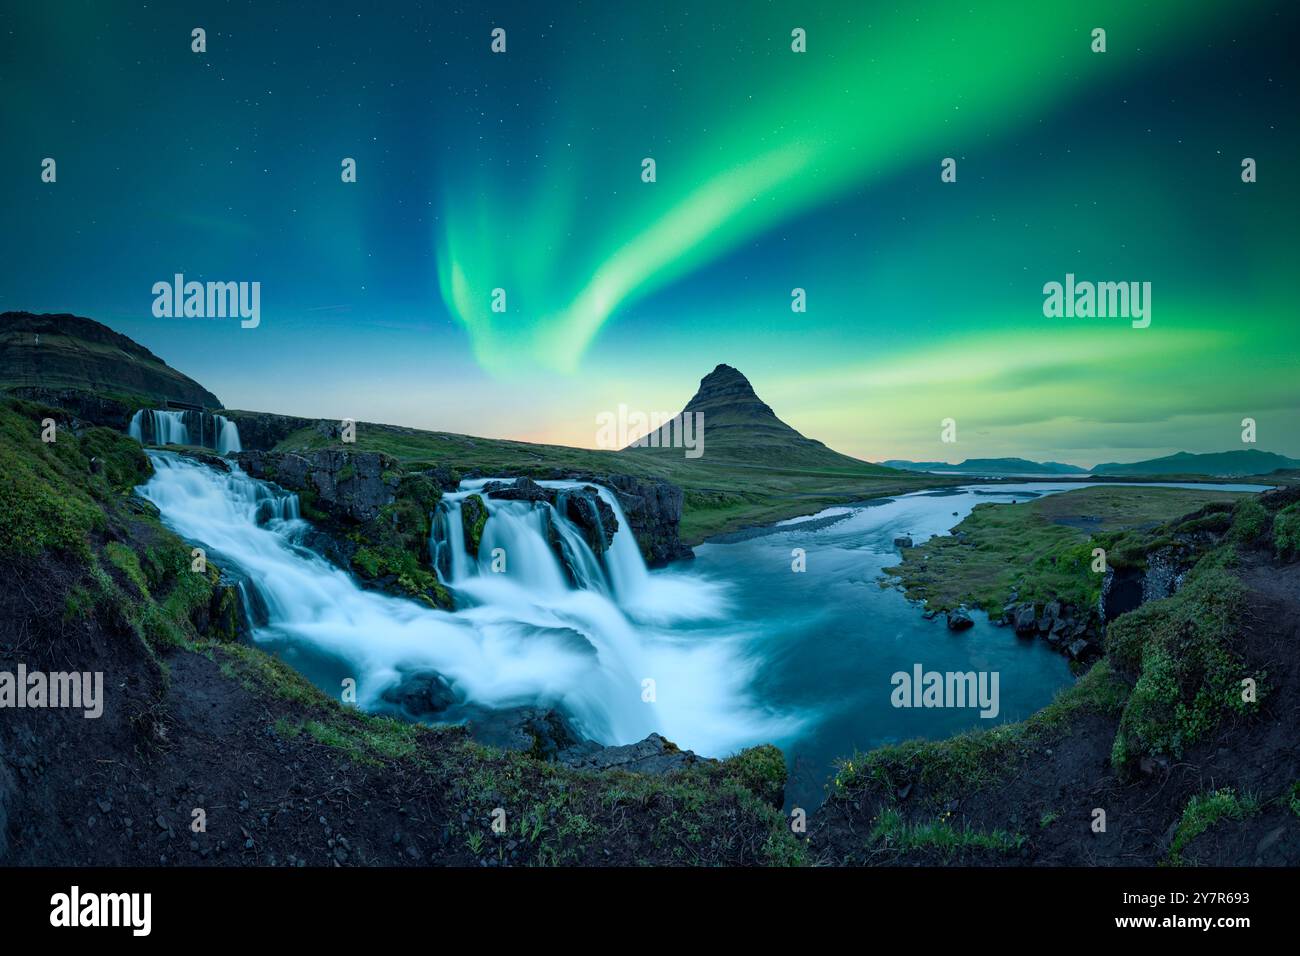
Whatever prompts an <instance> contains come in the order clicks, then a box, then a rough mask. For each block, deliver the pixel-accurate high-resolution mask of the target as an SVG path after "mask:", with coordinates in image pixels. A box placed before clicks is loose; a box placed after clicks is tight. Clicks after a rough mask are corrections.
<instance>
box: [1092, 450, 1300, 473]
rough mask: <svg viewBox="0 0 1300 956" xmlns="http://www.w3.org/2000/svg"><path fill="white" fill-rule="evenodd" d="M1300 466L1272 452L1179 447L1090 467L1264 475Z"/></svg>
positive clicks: (1098, 469)
mask: <svg viewBox="0 0 1300 956" xmlns="http://www.w3.org/2000/svg"><path fill="white" fill-rule="evenodd" d="M1297 467H1300V459H1296V458H1288V457H1286V455H1277V454H1274V453H1273V452H1267V451H1257V450H1255V449H1253V448H1250V449H1247V450H1245V451H1219V452H1211V453H1209V454H1205V455H1197V454H1193V453H1191V452H1186V451H1180V452H1178V453H1177V454H1175V455H1167V456H1165V457H1164V458H1151V459H1148V460H1146V461H1134V462H1129V463H1122V462H1115V461H1111V462H1106V463H1105V464H1101V465H1098V466H1097V467H1096V468H1094V469H1092V473H1093V474H1094V475H1208V476H1211V477H1215V478H1232V477H1238V476H1241V475H1267V474H1268V473H1269V472H1271V471H1276V470H1277V469H1279V468H1297Z"/></svg>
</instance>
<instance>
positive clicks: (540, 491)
mask: <svg viewBox="0 0 1300 956" xmlns="http://www.w3.org/2000/svg"><path fill="white" fill-rule="evenodd" d="M483 493H484V494H485V495H487V496H488V497H489V498H499V499H501V500H502V501H530V502H533V503H534V504H535V503H537V502H539V501H545V502H547V503H548V504H555V490H554V489H552V488H543V487H542V486H541V485H539V484H538V483H537V482H535V481H533V480H532V479H531V478H516V479H515V480H514V481H513V482H511V483H510V484H506V483H505V482H504V481H489V482H488V483H487V484H486V485H484V486H483Z"/></svg>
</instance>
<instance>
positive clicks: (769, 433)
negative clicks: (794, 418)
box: [624, 365, 890, 474]
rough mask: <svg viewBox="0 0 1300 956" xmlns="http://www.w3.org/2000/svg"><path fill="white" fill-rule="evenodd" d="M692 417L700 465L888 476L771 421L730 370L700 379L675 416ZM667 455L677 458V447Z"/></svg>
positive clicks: (744, 383) (632, 449)
mask: <svg viewBox="0 0 1300 956" xmlns="http://www.w3.org/2000/svg"><path fill="white" fill-rule="evenodd" d="M697 413H698V414H700V415H702V416H703V418H702V419H700V420H701V421H702V422H703V432H704V454H703V456H702V457H703V458H704V459H706V460H709V459H712V460H726V461H734V462H746V463H752V464H762V465H780V466H797V467H799V468H807V467H809V466H813V467H825V468H836V469H843V468H851V469H853V470H854V471H857V472H862V473H868V472H869V473H872V474H888V473H890V469H886V468H883V467H881V466H879V465H872V464H869V463H867V462H865V461H861V460H859V459H857V458H850V457H849V456H848V455H842V454H840V453H839V452H837V451H832V450H831V449H830V448H827V447H826V446H825V445H824V444H822V443H821V442H819V441H817V440H816V439H814V438H807V437H805V436H804V435H801V434H800V433H799V432H798V431H796V430H795V429H793V428H791V427H790V426H789V425H787V424H786V423H785V422H783V421H781V419H779V418H777V417H776V413H775V412H773V411H772V408H771V406H769V405H768V404H767V403H766V402H764V401H763V400H762V399H761V398H759V397H758V395H757V393H755V391H754V387H753V386H752V385H750V384H749V379H747V378H745V376H744V375H742V374H741V373H740V372H739V371H738V370H737V369H734V368H732V367H731V366H730V365H719V366H718V367H717V368H715V369H714V370H713V371H712V372H710V373H709V374H708V375H706V376H704V378H702V379H700V387H699V390H698V391H697V392H696V393H695V396H694V397H693V398H692V399H691V400H690V401H689V402H687V403H686V407H685V408H683V409H682V412H681V414H682V416H683V417H685V416H694V415H696V414H697ZM691 420H692V422H694V421H696V419H694V418H692V419H691ZM662 450H663V449H656V448H648V447H637V446H631V447H629V448H626V449H624V451H627V452H633V453H643V452H655V451H662ZM673 450H674V452H675V454H676V455H677V456H681V454H682V452H681V450H680V449H679V448H678V449H673Z"/></svg>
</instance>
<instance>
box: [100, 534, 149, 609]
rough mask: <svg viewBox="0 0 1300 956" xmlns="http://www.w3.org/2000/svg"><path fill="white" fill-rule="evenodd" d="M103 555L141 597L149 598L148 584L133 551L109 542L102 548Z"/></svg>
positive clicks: (114, 542) (122, 545)
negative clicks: (136, 589) (132, 585)
mask: <svg viewBox="0 0 1300 956" xmlns="http://www.w3.org/2000/svg"><path fill="white" fill-rule="evenodd" d="M104 554H105V555H107V556H108V560H109V561H111V562H112V563H113V565H114V567H116V568H117V569H118V570H119V571H121V572H122V573H123V574H125V575H126V577H127V579H128V580H129V581H130V582H131V583H132V584H134V585H135V586H136V587H137V588H138V589H139V590H140V594H141V595H142V596H144V597H148V596H149V582H148V580H146V578H145V574H144V571H143V570H142V569H141V567H140V559H139V558H138V557H137V556H136V553H135V552H134V551H133V550H131V549H130V548H128V547H127V546H126V545H124V544H119V543H118V542H116V541H110V542H109V543H108V544H106V545H105V546H104Z"/></svg>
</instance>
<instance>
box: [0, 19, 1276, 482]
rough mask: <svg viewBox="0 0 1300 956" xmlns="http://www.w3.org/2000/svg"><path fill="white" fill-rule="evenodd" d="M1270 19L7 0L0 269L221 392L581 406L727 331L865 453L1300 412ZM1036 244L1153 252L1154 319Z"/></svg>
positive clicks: (0, 63)
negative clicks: (1083, 309)
mask: <svg viewBox="0 0 1300 956" xmlns="http://www.w3.org/2000/svg"><path fill="white" fill-rule="evenodd" d="M305 11H306V12H305ZM1298 21H1300V13H1297V12H1296V10H1295V8H1294V5H1293V4H1282V3H1267V2H1252V0H1237V2H1233V3H1205V2H1197V0H1141V2H1139V0H1116V2H1100V3H1086V4H1085V3H1078V4H1076V3H1070V2H1064V0H1062V2H1052V3H1042V4H1038V3H1034V4H1027V3H1023V2H1019V0H1017V2H1005V3H1003V2H988V3H980V4H970V3H950V2H919V0H918V2H908V3H902V2H898V3H876V2H873V0H837V2H831V0H825V2H819V3H815V4H808V3H802V2H762V0H747V2H741V0H717V2H711V3H699V2H693V0H670V2H662V3H660V2H654V3H641V4H634V3H610V2H578V0H570V2H565V3H538V2H536V0H531V2H512V3H486V2H485V3H474V4H462V5H452V4H448V3H424V4H419V3H414V2H410V3H396V2H393V3H389V2H380V3H374V4H353V3H348V4H336V3H332V2H324V0H322V2H320V3H316V4H312V5H310V6H309V7H308V6H305V5H302V4H294V3H277V2H265V0H262V2H256V3H253V2H247V3H246V2H237V0H234V2H225V3H215V2H214V3H193V4H190V3H164V2H155V3H147V4H145V3H127V2H94V3H92V2H73V0H55V2H51V3H48V4H7V5H6V6H5V9H4V10H3V11H2V12H0V142H2V143H3V149H0V209H2V210H3V220H4V224H3V229H2V230H0V231H2V233H3V235H4V240H3V245H2V246H0V309H27V310H32V311H48V312H74V313H77V314H81V315H87V316H90V317H92V318H95V319H98V320H100V321H102V322H104V323H106V324H108V325H110V326H111V327H113V328H115V329H117V330H119V331H121V332H124V333H125V334H127V335H130V336H131V337H133V338H134V339H136V340H137V341H139V342H141V343H142V344H144V345H146V346H147V347H148V348H150V349H152V350H153V351H154V352H156V353H157V354H158V355H160V356H161V357H163V358H164V359H165V360H166V361H168V362H169V363H170V364H172V365H174V366H175V367H177V368H179V369H181V370H182V371H184V372H185V373H187V374H189V375H191V376H193V377H194V378H196V379H197V380H198V381H200V382H201V383H202V384H204V385H205V386H207V387H208V388H210V389H211V390H213V391H214V392H215V393H216V394H217V395H218V396H219V397H220V398H221V399H222V401H223V402H224V403H225V404H226V405H227V406H229V407H232V408H246V409H257V410H264V411H277V412H283V413H290V414H304V415H316V416H322V417H338V418H342V417H351V418H355V419H358V420H371V421H386V422H392V423H397V424H406V425H413V426H418V427H427V428H434V429H440V430H449V431H458V432H464V433H468V434H477V435H487V436H493V437H510V438H519V439H525V440H532V441H552V442H560V443H565V444H573V445H581V446H588V447H591V446H594V445H595V444H596V425H595V417H596V415H598V414H599V413H601V412H602V411H607V410H614V409H617V407H618V405H619V404H625V405H628V406H630V407H631V408H633V409H641V410H644V411H647V412H653V411H665V412H675V411H676V410H678V409H679V408H680V407H681V406H682V405H683V404H684V403H685V402H686V400H687V399H689V398H690V396H691V394H692V393H693V392H694V390H695V388H696V385H697V383H698V380H699V379H700V377H701V376H703V375H704V374H706V373H707V372H708V371H710V370H711V369H712V368H713V367H714V366H715V365H717V364H718V363H720V362H725V363H727V364H730V365H734V366H736V367H737V368H739V369H740V370H741V371H742V372H744V373H745V374H746V375H747V376H748V377H749V378H750V380H751V381H752V382H753V384H754V386H755V388H756V390H757V391H758V393H759V395H760V396H762V397H763V398H764V399H765V400H766V401H767V402H768V403H769V404H770V405H772V406H773V407H774V408H775V409H776V411H777V413H778V414H779V415H781V416H782V417H783V418H784V419H785V420H786V421H788V422H789V423H790V424H792V425H794V426H795V427H796V428H798V429H799V430H801V431H803V432H804V433H805V434H808V435H811V436H813V437H817V438H820V439H822V440H823V441H825V442H826V443H827V444H829V445H831V447H833V448H836V449H837V450H840V451H843V452H845V453H848V454H851V455H855V456H858V457H862V458H867V459H871V460H880V459H883V458H915V459H923V460H932V459H946V460H950V461H957V460H960V459H962V458H966V457H993V456H1001V455H1019V456H1023V457H1027V458H1032V459H1038V460H1057V461H1067V462H1072V463H1076V464H1082V465H1090V464H1094V463H1096V462H1099V461H1109V460H1121V461H1124V460H1129V461H1131V460H1136V459H1140V458H1145V457H1150V456H1153V455H1163V454H1168V453H1171V452H1174V451H1178V450H1187V451H1194V452H1205V451H1221V450H1228V449H1233V448H1240V447H1242V446H1241V444H1240V442H1241V420H1242V419H1243V418H1245V417H1251V418H1254V419H1255V420H1256V422H1257V425H1258V445H1257V446H1256V447H1259V448H1261V449H1263V450H1268V451H1277V452H1282V453H1286V454H1290V455H1295V456H1300V386H1297V384H1296V382H1297V381H1298V380H1300V375H1297V368H1298V367H1300V345H1298V342H1300V337H1297V334H1296V328H1297V324H1296V323H1297V317H1298V316H1297V306H1296V294H1295V290H1294V282H1295V276H1296V275H1297V271H1298V270H1297V264H1298V263H1300V248H1298V246H1300V240H1298V239H1297V230H1296V224H1295V223H1296V210H1297V202H1296V200H1297V198H1298V197H1297V192H1298V191H1300V184H1298V183H1297V177H1296V176H1295V175H1294V173H1293V170H1292V164H1293V163H1294V162H1295V161H1296V156H1297V150H1296V147H1297V139H1298V138H1300V137H1298V136H1297V127H1296V121H1297V109H1296V79H1297V77H1296V67H1295V66H1294V65H1293V63H1294V57H1293V56H1292V50H1291V46H1292V44H1293V38H1294V36H1295V35H1296V32H1297V31H1296V29H1295V28H1296V26H1297V22H1298ZM195 27H202V28H204V29H205V30H206V33H207V50H206V52H204V53H195V52H193V51H192V50H191V30H192V29H193V28H195ZM1097 27H1101V28H1104V29H1105V30H1106V52H1104V53H1094V52H1093V50H1092V44H1093V40H1092V31H1093V29H1094V28H1097ZM496 28H500V29H503V30H505V35H506V51H505V52H504V53H494V52H493V51H492V49H491V43H492V36H491V34H492V31H493V30H494V29H496ZM795 28H801V29H802V30H804V31H806V52H803V53H796V52H794V51H792V49H791V43H792V38H791V31H792V30H793V29H795ZM45 157H52V158H55V159H56V161H57V164H58V165H57V181H56V182H55V183H43V182H41V177H40V173H41V161H42V159H43V158H45ZM344 157H352V158H354V159H355V160H356V163H357V181H356V182H355V183H344V182H342V180H341V177H340V163H341V161H342V159H343V158H344ZM646 157H650V158H653V159H654V160H655V164H656V170H655V172H656V181H655V182H652V183H647V182H643V180H642V168H643V167H642V160H643V159H644V158H646ZM949 157H951V158H953V159H955V160H956V182H950V183H949V182H942V181H941V177H940V172H941V162H942V160H943V159H945V158H949ZM1244 157H1251V158H1254V159H1255V160H1256V161H1257V164H1258V181H1257V182H1254V183H1243V182H1242V180H1241V162H1242V159H1243V158H1244ZM178 272H180V273H183V274H184V275H185V276H186V278H187V279H197V280H200V281H207V280H212V281H241V280H242V281H258V282H260V283H261V287H262V291H261V311H262V315H261V324H260V326H259V327H258V328H256V329H241V328H240V326H239V323H238V321H237V320H230V319H199V318H155V317H154V316H153V314H152V311H151V307H152V304H153V296H152V293H151V289H152V286H153V284H154V283H155V282H158V281H166V280H170V279H171V277H172V276H173V275H174V274H175V273H178ZM1066 273H1073V274H1075V275H1076V276H1078V278H1079V279H1081V280H1083V279H1088V280H1092V281H1147V282H1150V283H1151V285H1152V301H1151V325H1150V327H1149V328H1146V329H1134V328H1132V327H1131V325H1130V323H1129V322H1128V321H1127V320H1124V319H1114V318H1109V319H1102V318H1047V317H1045V316H1044V315H1043V308H1042V306H1043V292H1042V288H1043V284H1044V283H1046V282H1050V281H1063V280H1064V277H1065V275H1066ZM498 288H499V289H504V290H505V294H506V311H505V312H504V313H496V312H493V311H492V310H491V307H490V306H491V302H492V295H493V290H494V289H498ZM795 288H801V289H804V290H806V297H807V299H806V300H807V311H806V312H802V313H799V312H793V311H792V310H791V291H792V290H793V289H795ZM945 418H953V419H955V421H956V423H957V438H958V441H957V443H956V444H955V445H952V444H943V443H941V441H940V434H941V427H940V423H941V421H942V420H943V419H945Z"/></svg>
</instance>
